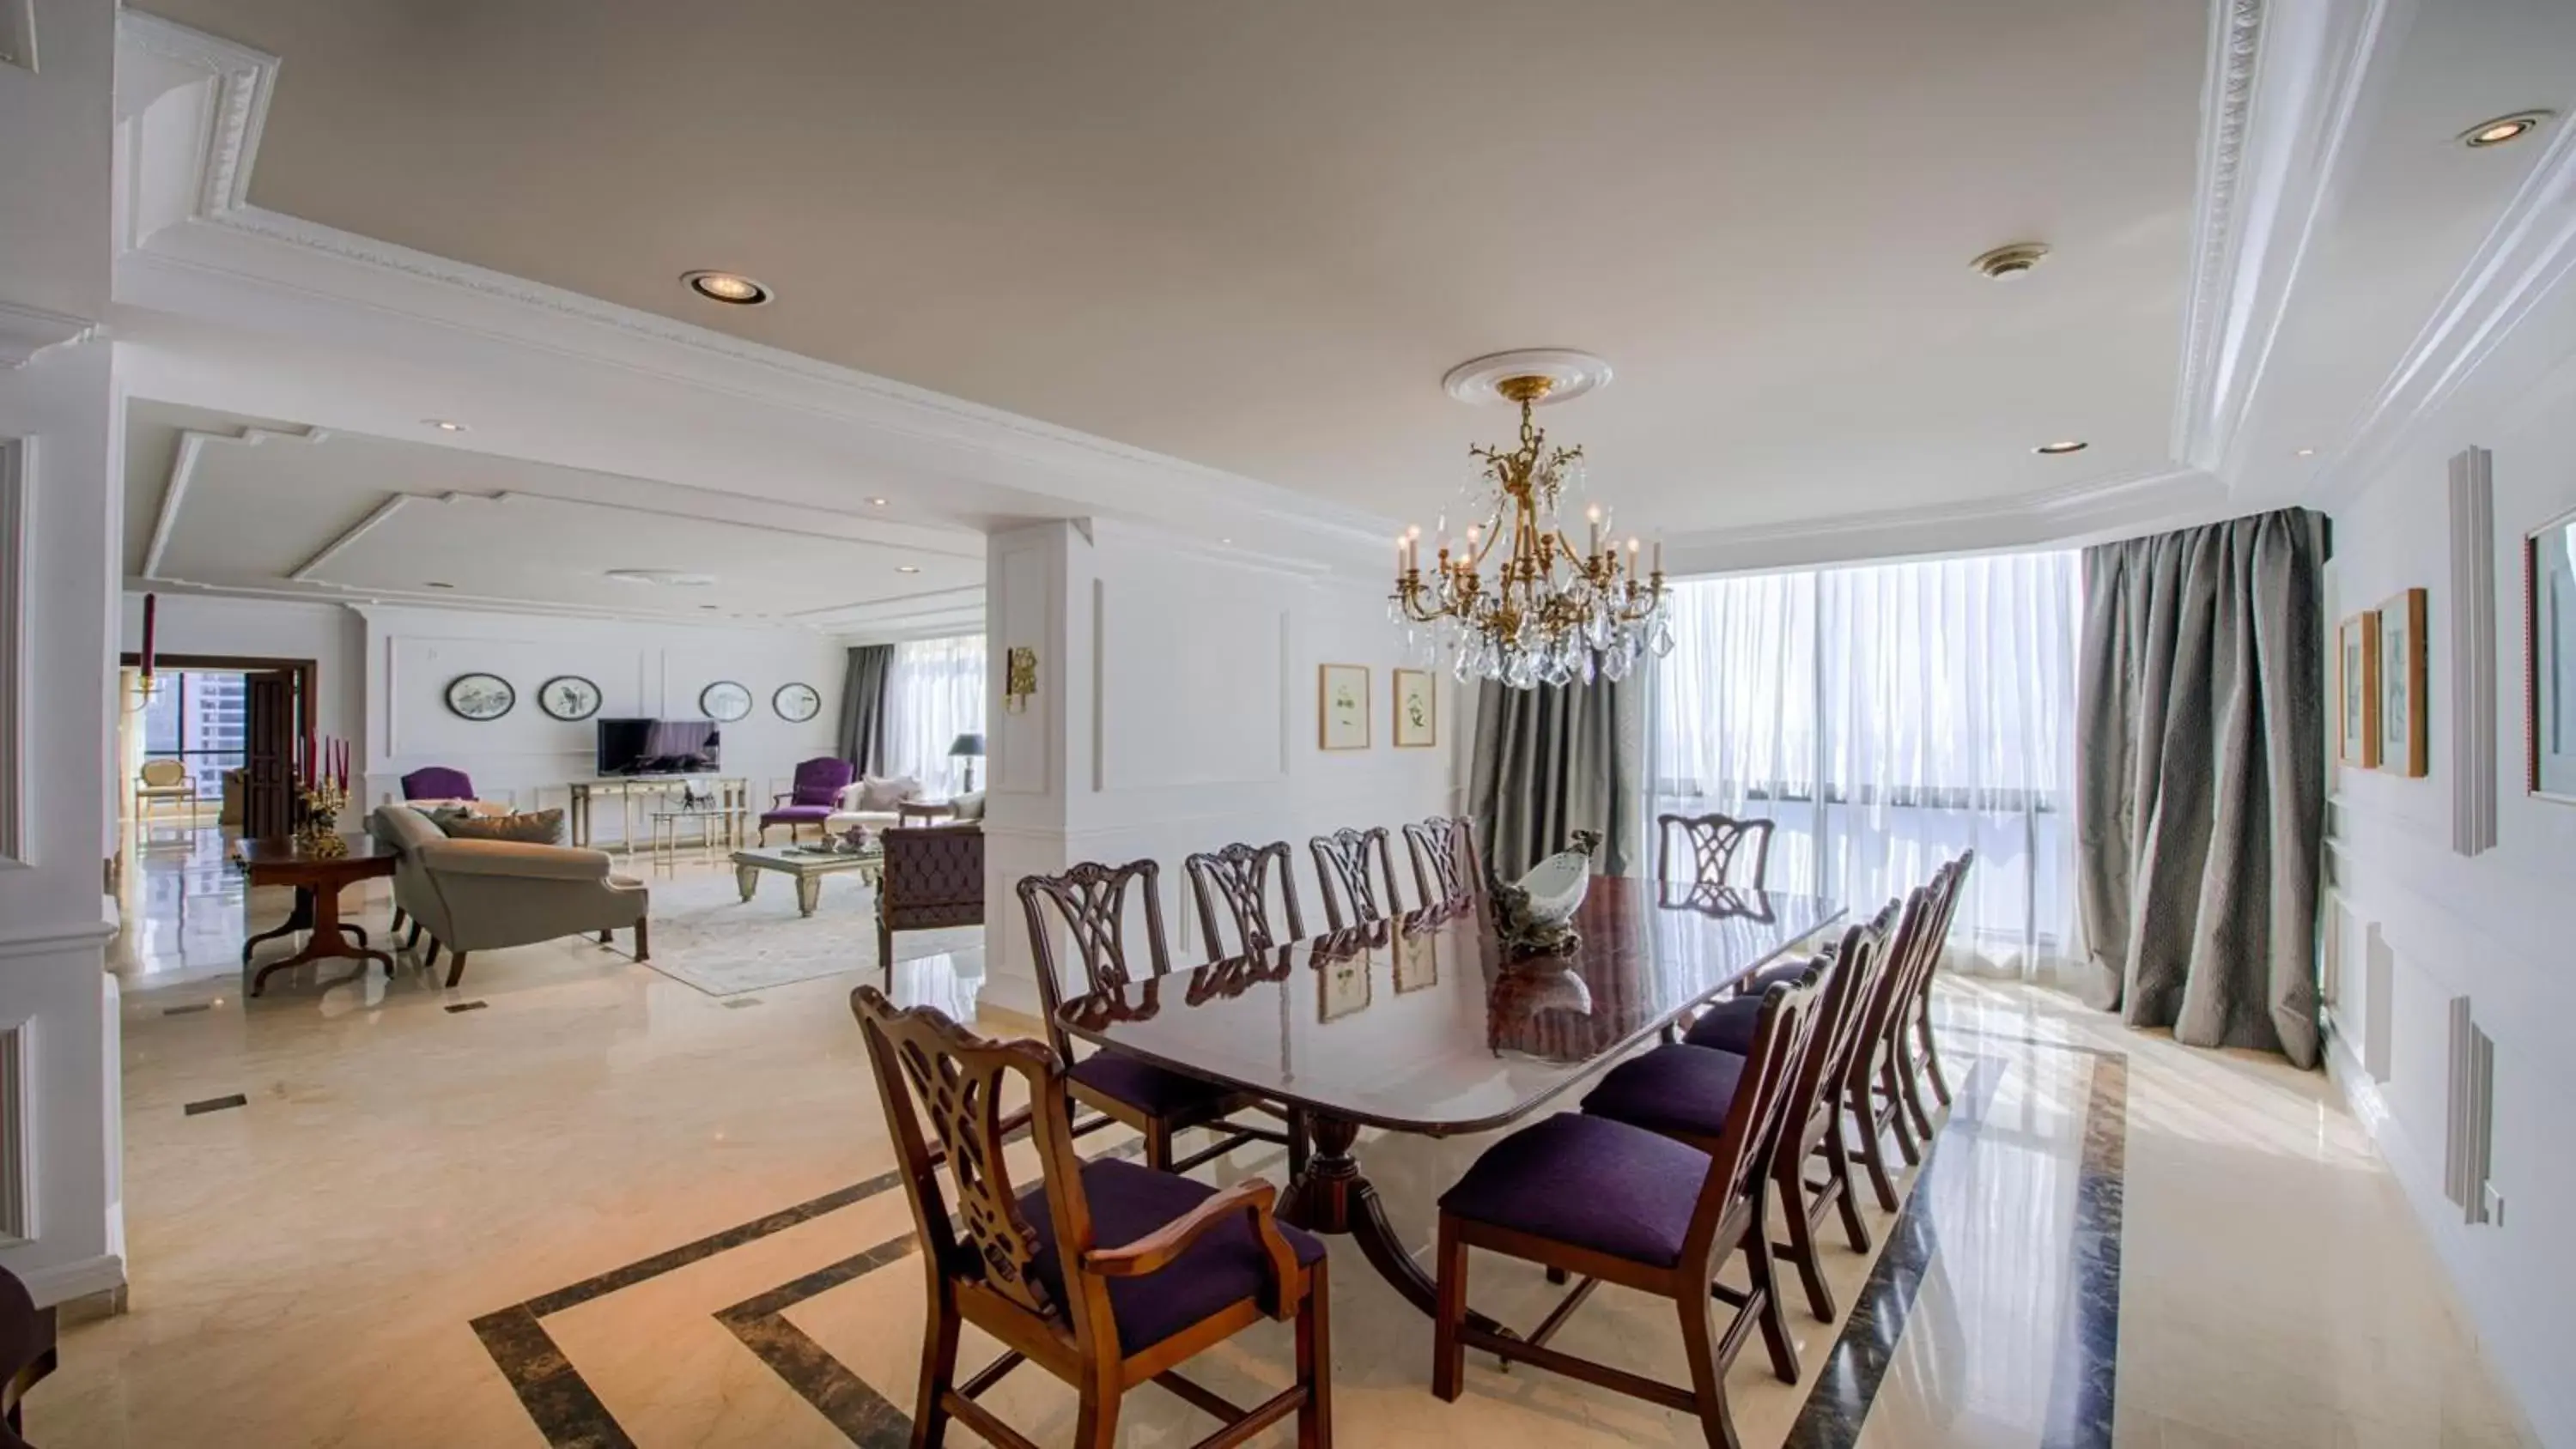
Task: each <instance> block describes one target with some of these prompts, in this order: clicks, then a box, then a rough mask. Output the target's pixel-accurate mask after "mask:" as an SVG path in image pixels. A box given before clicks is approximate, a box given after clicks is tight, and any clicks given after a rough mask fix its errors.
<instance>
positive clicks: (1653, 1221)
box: [1440, 1112, 1709, 1267]
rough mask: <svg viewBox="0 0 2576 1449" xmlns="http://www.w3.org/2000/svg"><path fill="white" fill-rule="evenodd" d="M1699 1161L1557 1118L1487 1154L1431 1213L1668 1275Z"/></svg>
mask: <svg viewBox="0 0 2576 1449" xmlns="http://www.w3.org/2000/svg"><path fill="white" fill-rule="evenodd" d="M1708 1170H1709V1159H1708V1154H1707V1153H1705V1152H1702V1151H1700V1150H1699V1149H1698V1148H1695V1147H1690V1146H1686V1145H1684V1144H1682V1143H1679V1142H1675V1141H1674V1140H1672V1139H1671V1138H1669V1137H1659V1136H1657V1135H1655V1134H1654V1133H1652V1132H1649V1131H1647V1130H1646V1129H1645V1128H1643V1127H1631V1126H1629V1125H1628V1124H1627V1123H1625V1122H1613V1121H1611V1120H1610V1119H1609V1118H1606V1117H1591V1116H1583V1115H1579V1114H1576V1113H1572V1112H1560V1113H1558V1114H1557V1115H1556V1116H1553V1117H1550V1118H1548V1119H1547V1120H1546V1121H1544V1122H1541V1123H1539V1124H1538V1125H1536V1126H1534V1127H1526V1128H1523V1129H1522V1130H1520V1131H1518V1132H1515V1133H1513V1134H1512V1135H1511V1136H1509V1137H1506V1138H1504V1139H1503V1140H1502V1141H1500V1142H1497V1143H1495V1144H1494V1145H1493V1146H1492V1147H1490V1148H1487V1149H1486V1151H1485V1155H1484V1156H1482V1157H1480V1158H1477V1159H1476V1165H1475V1166H1473V1167H1471V1168H1469V1169H1467V1175H1466V1176H1465V1177H1462V1178H1460V1179H1458V1185H1457V1186H1455V1187H1453V1188H1451V1189H1449V1191H1448V1192H1446V1193H1444V1194H1442V1196H1441V1198H1440V1208H1441V1211H1443V1212H1446V1213H1451V1214H1454V1215H1456V1216H1458V1217H1462V1218H1468V1219H1472V1220H1474V1221H1476V1222H1480V1223H1491V1224H1493V1225H1494V1226H1495V1227H1498V1228H1510V1229H1513V1230H1514V1231H1517V1232H1524V1233H1535V1234H1537V1235H1538V1236H1539V1237H1542V1238H1547V1239H1549V1240H1551V1241H1554V1242H1559V1243H1571V1244H1573V1245H1574V1246H1576V1247H1579V1248H1590V1249H1593V1250H1594V1251H1596V1252H1603V1253H1608V1254H1611V1255H1612V1256H1614V1257H1620V1258H1626V1259H1627V1260H1629V1261H1630V1262H1632V1263H1646V1264H1651V1265H1654V1266H1657V1267H1670V1266H1671V1265H1672V1264H1674V1263H1677V1262H1679V1261H1681V1253H1682V1238H1683V1235H1685V1234H1686V1233H1688V1232H1689V1231H1690V1222H1691V1213H1692V1211H1693V1210H1694V1209H1695V1208H1697V1207H1698V1206H1699V1194H1700V1189H1701V1187H1702V1186H1703V1185H1705V1184H1706V1183H1707V1181H1708Z"/></svg>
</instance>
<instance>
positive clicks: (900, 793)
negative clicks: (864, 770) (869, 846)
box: [823, 775, 921, 836]
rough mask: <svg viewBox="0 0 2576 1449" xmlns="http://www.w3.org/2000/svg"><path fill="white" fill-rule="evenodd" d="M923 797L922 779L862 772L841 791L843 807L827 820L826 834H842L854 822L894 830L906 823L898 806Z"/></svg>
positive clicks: (824, 825)
mask: <svg viewBox="0 0 2576 1449" xmlns="http://www.w3.org/2000/svg"><path fill="white" fill-rule="evenodd" d="M920 798H921V782H920V781H919V780H916V779H913V778H912V777H911V776H909V775H892V776H883V775H881V776H874V777H871V776H867V775H861V776H860V777H859V778H858V779H857V780H856V781H855V782H853V783H852V784H851V785H850V787H849V788H848V789H846V790H843V791H842V792H841V808H840V809H838V810H835V811H833V812H832V813H831V815H830V816H829V817H828V818H826V819H825V820H824V822H823V833H824V834H825V835H827V836H829V835H839V834H842V833H843V832H845V831H847V830H848V829H849V828H850V827H851V826H853V825H864V826H866V827H867V828H868V829H870V830H891V829H893V828H894V827H896V826H898V825H900V824H902V823H903V812H902V811H901V810H899V809H897V808H896V807H897V806H899V805H900V804H901V803H902V802H904V801H906V800H918V799H920Z"/></svg>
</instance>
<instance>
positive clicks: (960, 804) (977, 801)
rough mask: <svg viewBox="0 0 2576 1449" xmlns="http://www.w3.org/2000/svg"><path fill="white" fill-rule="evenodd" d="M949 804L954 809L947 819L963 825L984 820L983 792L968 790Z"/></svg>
mask: <svg viewBox="0 0 2576 1449" xmlns="http://www.w3.org/2000/svg"><path fill="white" fill-rule="evenodd" d="M949 803H950V804H951V805H952V806H954V807H955V809H954V812H953V813H952V814H951V816H950V817H949V818H951V819H953V820H956V821H958V822H960V823H963V822H965V821H969V820H981V819H983V818H984V792H983V791H981V790H970V791H968V792H967V793H965V794H963V795H960V796H958V797H957V798H956V799H955V800H953V801H951V802H949Z"/></svg>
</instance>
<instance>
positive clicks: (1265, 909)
mask: <svg viewBox="0 0 2576 1449" xmlns="http://www.w3.org/2000/svg"><path fill="white" fill-rule="evenodd" d="M1289 861H1290V855H1289V850H1288V842H1287V841H1284V840H1274V841H1272V842H1271V843H1269V844H1268V845H1245V844H1242V843H1240V842H1238V843H1236V844H1233V845H1227V846H1221V847H1219V848H1217V849H1215V850H1203V851H1200V852H1199V853H1198V854H1196V855H1193V856H1190V857H1188V858H1187V859H1185V860H1183V861H1182V862H1181V867H1182V869H1184V870H1186V871H1188V872H1189V876H1190V893H1191V895H1193V896H1194V897H1196V898H1197V900H1198V904H1199V934H1200V936H1201V937H1203V938H1204V939H1205V940H1206V942H1207V953H1208V956H1209V958H1210V959H1212V960H1221V959H1224V958H1225V957H1227V956H1233V955H1249V954H1251V953H1252V952H1255V951H1266V950H1269V949H1270V948H1271V947H1273V946H1276V945H1278V944H1279V940H1278V937H1277V936H1276V935H1275V934H1274V933H1273V932H1272V931H1271V929H1270V920H1271V913H1270V896H1271V891H1270V885H1271V882H1272V881H1274V880H1276V881H1277V882H1278V884H1279V892H1278V894H1279V906H1280V914H1281V916H1282V918H1283V919H1285V920H1286V921H1287V923H1288V939H1289V940H1291V941H1299V940H1303V939H1305V936H1306V915H1305V912H1303V911H1301V910H1299V909H1298V907H1297V873H1296V871H1295V870H1294V869H1293V868H1292V867H1291V865H1290V864H1289ZM1274 872H1275V873H1274ZM1219 900H1223V901H1224V902H1225V908H1226V913H1227V915H1226V918H1227V919H1230V920H1232V921H1233V922H1234V941H1235V947H1234V949H1232V950H1228V949H1227V947H1226V945H1225V940H1226V936H1225V932H1224V931H1223V930H1222V929H1220V927H1219V921H1218V916H1217V911H1216V903H1217V902H1218V901H1219Z"/></svg>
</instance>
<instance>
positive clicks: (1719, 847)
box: [1655, 815, 1778, 890]
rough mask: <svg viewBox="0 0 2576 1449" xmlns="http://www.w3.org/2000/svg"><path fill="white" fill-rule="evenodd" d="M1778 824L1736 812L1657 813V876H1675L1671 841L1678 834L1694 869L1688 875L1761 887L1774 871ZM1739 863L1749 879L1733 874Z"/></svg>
mask: <svg viewBox="0 0 2576 1449" xmlns="http://www.w3.org/2000/svg"><path fill="white" fill-rule="evenodd" d="M1777 826H1778V822H1776V821H1772V820H1759V819H1742V820H1739V819H1737V818H1736V817H1734V816H1732V815H1658V816H1656V817H1655V837H1656V845H1657V849H1656V860H1655V875H1656V878H1657V879H1658V880H1666V881H1669V880H1671V879H1673V868H1674V866H1675V865H1676V864H1678V863H1679V862H1678V861H1677V860H1676V859H1675V855H1674V851H1673V841H1674V838H1675V836H1676V835H1678V836H1679V837H1680V839H1681V841H1682V843H1683V844H1685V845H1687V846H1688V847H1689V849H1690V872H1689V874H1688V876H1686V877H1685V879H1689V880H1693V881H1698V882H1701V883H1703V884H1706V885H1731V886H1737V887H1742V888H1747V889H1751V890H1760V889H1762V883H1763V881H1764V879H1765V878H1766V877H1767V876H1768V874H1769V873H1770V869H1771V834H1772V831H1773V830H1774V829H1776V828H1777ZM1748 852H1750V854H1749V856H1748V854H1747V853H1748ZM1739 866H1741V867H1742V868H1743V870H1744V871H1745V872H1746V874H1747V875H1748V876H1749V878H1748V879H1743V880H1739V879H1736V878H1735V872H1736V870H1737V868H1738V867H1739Z"/></svg>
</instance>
